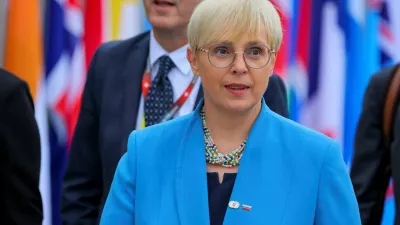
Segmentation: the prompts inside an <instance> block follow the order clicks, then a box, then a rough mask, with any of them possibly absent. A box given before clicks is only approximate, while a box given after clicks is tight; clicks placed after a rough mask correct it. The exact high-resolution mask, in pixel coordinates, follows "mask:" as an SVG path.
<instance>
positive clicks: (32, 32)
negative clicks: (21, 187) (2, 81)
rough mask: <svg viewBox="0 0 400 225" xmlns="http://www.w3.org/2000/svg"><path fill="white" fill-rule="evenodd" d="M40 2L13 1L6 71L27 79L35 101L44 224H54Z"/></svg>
mask: <svg viewBox="0 0 400 225" xmlns="http://www.w3.org/2000/svg"><path fill="white" fill-rule="evenodd" d="M39 6H40V4H39V0H30V1H20V0H9V1H8V3H7V15H8V18H7V28H6V35H5V45H4V46H5V52H4V68H5V69H7V70H9V71H11V72H13V73H14V74H16V75H17V76H19V77H20V78H22V79H23V80H25V81H26V82H27V83H28V85H29V88H30V91H31V94H32V97H33V99H34V101H35V116H36V120H37V123H38V126H39V132H40V139H41V148H42V152H41V153H42V157H41V172H40V191H41V194H42V200H43V212H44V221H43V224H44V225H47V224H51V212H52V211H51V208H50V201H51V197H50V195H51V189H50V185H49V184H50V171H49V169H50V166H49V164H48V162H49V161H50V159H49V146H48V135H47V134H48V133H47V108H46V85H45V84H44V76H43V72H44V71H43V52H42V50H43V47H42V32H41V31H42V25H41V21H42V19H41V17H40V10H39Z"/></svg>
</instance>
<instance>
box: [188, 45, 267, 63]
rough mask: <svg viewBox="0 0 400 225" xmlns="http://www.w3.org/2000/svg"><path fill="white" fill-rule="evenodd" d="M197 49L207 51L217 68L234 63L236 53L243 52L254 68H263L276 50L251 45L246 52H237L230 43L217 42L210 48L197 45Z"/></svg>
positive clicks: (247, 61)
mask: <svg viewBox="0 0 400 225" xmlns="http://www.w3.org/2000/svg"><path fill="white" fill-rule="evenodd" d="M196 49H198V50H200V51H202V52H206V53H207V55H208V61H209V62H210V63H211V65H213V66H214V67H216V68H226V67H228V66H230V65H232V63H233V61H234V60H235V57H236V54H238V53H242V54H243V59H244V61H245V63H246V64H247V65H248V66H249V67H251V68H253V69H261V68H263V67H264V66H266V65H267V64H268V63H269V61H270V60H271V55H273V54H275V51H274V50H271V49H269V48H268V47H267V46H265V45H258V44H257V45H250V46H249V47H247V48H246V49H245V50H244V52H235V49H234V48H233V47H232V46H231V45H229V44H216V45H213V46H212V47H211V48H210V49H204V48H199V47H197V48H196Z"/></svg>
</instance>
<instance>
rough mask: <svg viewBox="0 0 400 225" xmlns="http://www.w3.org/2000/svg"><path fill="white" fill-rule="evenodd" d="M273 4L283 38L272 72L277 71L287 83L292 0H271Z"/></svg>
mask: <svg viewBox="0 0 400 225" xmlns="http://www.w3.org/2000/svg"><path fill="white" fill-rule="evenodd" d="M271 2H272V3H273V4H274V5H275V7H276V9H277V11H278V13H279V16H280V18H281V22H282V27H283V40H282V44H281V47H280V49H279V53H278V54H277V59H276V62H275V68H274V72H275V73H277V74H278V75H279V76H280V77H281V78H282V80H283V81H284V82H285V83H286V84H287V82H288V75H289V71H288V70H289V62H290V61H289V54H290V44H291V42H290V38H291V21H292V9H293V6H292V1H288V0H271Z"/></svg>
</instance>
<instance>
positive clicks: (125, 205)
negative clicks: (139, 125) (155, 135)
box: [100, 131, 138, 225]
mask: <svg viewBox="0 0 400 225" xmlns="http://www.w3.org/2000/svg"><path fill="white" fill-rule="evenodd" d="M137 158H138V157H137V148H136V135H135V131H134V132H132V133H131V135H130V136H129V140H128V151H127V152H126V153H125V154H124V155H123V156H122V158H121V160H120V161H119V163H118V166H117V170H116V172H115V175H114V180H113V182H112V185H111V189H110V192H109V194H108V197H107V201H106V204H105V206H104V209H103V213H102V215H101V221H100V225H114V224H130V225H135V199H136V196H135V193H136V167H137Z"/></svg>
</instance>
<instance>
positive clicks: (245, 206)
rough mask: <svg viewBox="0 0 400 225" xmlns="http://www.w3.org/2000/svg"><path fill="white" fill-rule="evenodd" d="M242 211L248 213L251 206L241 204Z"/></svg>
mask: <svg viewBox="0 0 400 225" xmlns="http://www.w3.org/2000/svg"><path fill="white" fill-rule="evenodd" d="M242 209H243V210H246V211H250V210H251V205H245V204H243V205H242Z"/></svg>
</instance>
